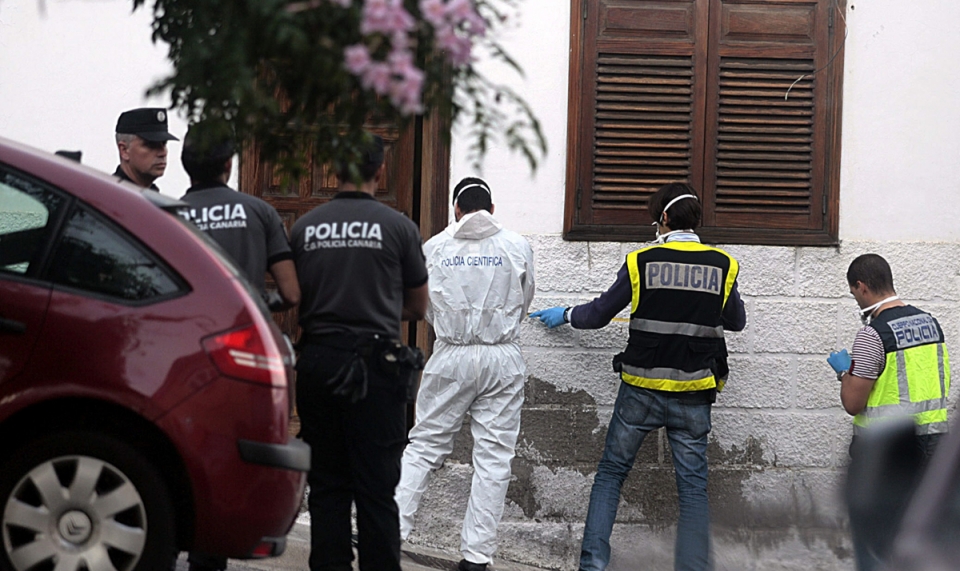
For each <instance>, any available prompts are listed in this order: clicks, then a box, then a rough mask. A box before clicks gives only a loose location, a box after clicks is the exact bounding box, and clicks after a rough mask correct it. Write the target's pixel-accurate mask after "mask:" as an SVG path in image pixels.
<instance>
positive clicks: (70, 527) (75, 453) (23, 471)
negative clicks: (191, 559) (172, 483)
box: [0, 432, 175, 571]
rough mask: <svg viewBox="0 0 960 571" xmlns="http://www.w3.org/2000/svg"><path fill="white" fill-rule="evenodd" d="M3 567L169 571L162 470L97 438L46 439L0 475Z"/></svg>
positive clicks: (171, 533) (170, 544) (171, 537)
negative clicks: (160, 471)
mask: <svg viewBox="0 0 960 571" xmlns="http://www.w3.org/2000/svg"><path fill="white" fill-rule="evenodd" d="M0 502H2V504H0V505H2V508H3V520H2V535H3V557H2V563H3V564H4V566H5V567H9V568H10V569H13V570H15V571H42V570H49V571H79V570H81V569H84V570H86V571H114V570H115V571H148V570H149V571H153V570H157V571H168V570H169V569H170V565H171V563H172V561H173V558H174V556H175V530H174V513H173V508H172V504H171V501H170V494H169V492H168V490H167V487H166V485H165V484H164V481H163V479H162V477H161V476H160V473H159V471H158V470H157V468H156V467H155V466H154V465H153V464H152V463H151V462H150V461H149V459H147V458H146V457H144V455H143V454H141V453H140V452H138V451H137V450H136V449H135V448H133V447H132V446H130V445H128V444H126V443H124V442H122V441H120V440H118V439H116V438H114V437H112V436H108V435H105V434H100V433H96V432H65V433H57V434H51V435H47V436H44V437H41V438H38V439H36V440H33V441H31V442H28V443H27V444H25V445H23V446H22V447H20V448H19V450H18V451H17V452H16V453H15V454H14V455H13V456H12V457H11V460H10V461H9V462H8V465H7V466H5V467H4V469H3V470H2V474H0Z"/></svg>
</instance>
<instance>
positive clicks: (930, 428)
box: [853, 422, 950, 436]
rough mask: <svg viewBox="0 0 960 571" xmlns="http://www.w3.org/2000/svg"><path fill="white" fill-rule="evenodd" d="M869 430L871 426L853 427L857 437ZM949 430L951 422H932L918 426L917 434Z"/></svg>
mask: <svg viewBox="0 0 960 571" xmlns="http://www.w3.org/2000/svg"><path fill="white" fill-rule="evenodd" d="M869 429H870V427H869V426H858V425H856V424H854V425H853V433H854V434H855V435H856V436H861V435H863V434H864V432H866V431H867V430H869ZM949 429H950V423H949V422H931V423H929V424H918V425H917V426H916V431H917V434H918V435H921V436H922V435H924V434H942V433H945V432H947V431H948V430H949Z"/></svg>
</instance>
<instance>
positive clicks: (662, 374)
mask: <svg viewBox="0 0 960 571" xmlns="http://www.w3.org/2000/svg"><path fill="white" fill-rule="evenodd" d="M621 366H622V367H623V372H624V373H626V374H628V375H633V376H634V377H643V378H645V379H666V380H670V381H699V380H700V379H705V378H707V377H711V376H713V373H711V372H710V369H701V370H699V371H693V372H692V373H688V372H686V371H681V370H680V369H671V368H670V367H654V368H652V369H644V368H642V367H634V366H633V365H628V364H626V363H623V364H622V365H621Z"/></svg>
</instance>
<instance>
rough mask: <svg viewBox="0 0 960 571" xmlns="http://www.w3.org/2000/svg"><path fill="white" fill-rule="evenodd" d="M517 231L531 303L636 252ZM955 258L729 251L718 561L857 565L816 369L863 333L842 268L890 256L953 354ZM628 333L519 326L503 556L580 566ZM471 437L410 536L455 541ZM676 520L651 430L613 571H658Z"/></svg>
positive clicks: (556, 297)
mask: <svg viewBox="0 0 960 571" xmlns="http://www.w3.org/2000/svg"><path fill="white" fill-rule="evenodd" d="M528 238H529V239H530V240H531V243H532V244H533V245H534V248H535V251H536V255H537V260H536V262H537V270H538V294H537V299H536V300H535V302H534V306H535V307H534V309H537V308H542V307H549V306H552V305H573V304H577V303H582V302H585V301H589V300H590V299H592V298H593V297H595V296H596V295H597V294H598V293H599V292H601V291H603V290H605V289H606V288H607V287H608V286H609V285H610V284H611V283H612V282H613V279H614V277H615V275H616V271H617V270H618V269H619V267H620V265H621V264H622V263H623V258H624V256H625V255H626V254H627V253H628V252H629V251H631V250H633V249H635V248H636V246H637V245H636V244H613V243H593V244H588V243H577V242H564V241H563V240H561V239H560V238H559V236H555V235H537V236H529V237H528ZM956 248H957V246H956V245H955V244H946V243H943V244H941V243H920V242H918V243H904V242H900V243H872V242H848V243H844V244H843V245H842V246H841V247H840V248H776V247H760V246H730V247H727V248H726V249H727V250H728V251H729V252H730V253H731V254H732V255H734V256H735V257H737V258H738V260H739V261H740V263H741V274H740V276H741V277H740V287H741V292H742V293H743V295H744V298H745V301H746V305H747V319H748V326H747V329H746V330H745V331H744V332H742V333H735V334H730V335H728V345H729V347H730V350H731V359H730V368H731V374H730V380H729V382H728V384H727V389H726V390H725V391H724V392H723V393H721V395H720V397H719V399H718V402H717V404H716V405H715V406H714V409H713V431H712V433H711V436H710V447H709V451H708V454H709V460H710V465H711V467H710V469H711V473H710V488H709V491H710V496H711V497H710V502H711V510H712V520H713V540H714V552H715V557H716V562H717V569H719V570H731V571H732V570H748V569H756V570H764V571H778V570H784V571H786V570H793V569H797V570H799V569H804V570H811V569H812V570H823V571H828V570H829V571H833V570H848V569H853V561H852V554H851V545H850V540H849V533H848V531H847V529H846V516H845V511H844V508H843V505H842V503H841V501H840V496H839V493H840V484H841V482H842V479H843V475H844V468H845V466H846V463H847V458H848V457H847V445H848V442H849V439H850V434H851V429H850V418H849V417H848V416H847V415H846V413H844V412H843V410H842V409H841V408H840V405H839V385H838V383H837V381H836V378H835V375H834V374H833V371H832V370H831V369H830V367H829V365H827V363H826V361H825V357H826V354H827V353H828V352H829V351H832V350H835V349H837V348H841V347H849V346H850V345H851V343H852V341H853V336H854V334H855V333H856V331H857V329H858V327H859V321H858V318H857V314H856V303H855V302H854V300H853V298H852V297H851V296H850V295H849V293H848V292H847V288H846V286H845V281H844V280H845V278H844V276H845V272H846V268H847V265H848V264H849V262H850V261H851V260H852V259H853V258H854V257H856V256H857V255H859V254H861V253H865V252H877V253H879V254H881V255H884V256H886V257H887V259H888V260H889V261H890V262H891V265H892V266H893V270H894V278H895V283H896V285H897V289H898V291H899V293H900V294H901V296H902V297H903V298H904V299H905V300H907V301H908V302H910V303H913V304H915V305H917V306H919V307H921V308H922V309H926V310H928V311H931V312H932V313H933V314H934V315H935V316H936V317H937V318H938V319H939V320H940V322H941V324H942V325H943V328H944V331H945V334H946V336H947V339H948V348H949V349H952V348H954V347H955V345H956V340H958V339H960V311H958V307H957V301H958V300H960V257H958V256H956ZM623 316H626V313H624V314H623ZM626 338H627V329H626V324H624V323H614V324H611V325H610V326H608V327H606V328H605V329H602V330H598V331H575V330H572V329H571V328H569V327H562V328H560V329H558V330H553V331H548V330H546V329H545V328H543V327H542V326H540V325H538V324H537V323H534V322H532V321H531V322H529V323H526V324H525V325H524V328H523V343H524V351H525V356H526V360H527V364H528V380H527V385H526V402H525V406H524V410H523V419H522V423H521V435H520V442H519V445H518V449H517V458H516V459H515V460H514V463H513V470H514V480H513V482H512V483H511V486H510V491H509V497H508V505H507V509H506V515H505V517H504V522H503V525H502V528H501V546H500V551H499V557H502V558H504V559H508V560H513V561H518V562H522V563H527V564H533V565H538V566H541V567H544V568H550V569H564V570H567V569H570V570H572V569H576V562H577V558H578V556H579V549H580V538H581V534H582V530H583V521H584V519H585V517H586V509H587V503H588V499H589V494H590V486H591V485H592V483H593V475H594V473H595V471H596V464H597V461H598V460H599V458H600V453H601V450H602V447H603V439H604V436H605V432H606V426H607V422H608V421H609V418H610V414H611V411H612V405H613V402H614V399H615V396H616V391H617V387H618V383H619V380H618V379H617V377H616V374H615V373H613V371H612V370H611V366H610V361H611V358H612V356H613V355H614V354H616V353H617V352H619V351H620V350H621V349H622V347H623V346H624V344H625V342H626ZM953 402H954V403H955V402H956V399H955V398H954V399H953ZM954 406H955V405H954ZM471 444H472V443H471V441H470V435H469V429H468V428H466V427H465V429H464V430H463V431H461V434H460V436H459V437H458V442H457V447H456V450H455V451H454V454H453V455H452V457H451V459H450V460H449V461H448V463H447V464H446V466H445V467H444V468H442V469H441V470H439V471H438V472H437V473H436V475H435V477H434V483H433V485H432V487H431V489H430V490H429V491H428V492H427V495H426V496H425V500H424V503H423V506H422V508H421V510H420V513H419V514H418V518H417V525H416V530H415V532H414V534H413V535H412V536H411V538H410V541H411V542H413V543H418V544H422V545H429V546H433V547H441V548H445V549H449V550H452V551H457V550H458V549H459V533H460V525H461V522H462V520H463V510H464V509H465V506H466V501H467V495H468V493H469V486H470V477H471V475H472V468H471V467H470V446H471ZM676 518H677V497H676V487H675V483H674V476H673V468H672V466H671V460H670V450H669V447H668V444H667V441H666V438H665V435H664V434H662V433H653V434H651V435H650V436H649V437H648V439H647V441H645V442H644V444H643V446H642V448H641V450H640V453H639V455H638V457H637V461H636V464H635V466H634V469H633V471H632V473H631V475H630V477H629V478H628V479H627V481H626V484H625V486H624V492H623V496H622V499H621V504H620V510H619V513H618V519H617V525H616V526H615V528H614V536H613V548H614V560H613V562H612V565H611V569H613V570H618V569H636V568H643V569H672V568H673V564H672V560H673V534H674V529H675V524H676Z"/></svg>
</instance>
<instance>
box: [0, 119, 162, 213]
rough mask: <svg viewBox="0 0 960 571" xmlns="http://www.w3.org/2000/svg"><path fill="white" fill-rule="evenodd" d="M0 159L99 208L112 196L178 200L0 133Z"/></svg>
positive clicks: (131, 198) (128, 198)
mask: <svg viewBox="0 0 960 571" xmlns="http://www.w3.org/2000/svg"><path fill="white" fill-rule="evenodd" d="M0 162H2V163H5V164H7V165H9V166H12V167H13V168H15V169H18V170H21V171H24V172H26V173H29V174H30V175H31V176H33V177H35V178H39V179H41V180H44V181H45V182H48V183H50V184H51V185H53V186H56V187H58V188H62V189H66V190H69V192H70V193H71V194H73V195H74V196H76V197H77V198H79V199H81V200H83V201H84V202H87V203H89V204H92V205H94V206H96V207H98V208H101V209H104V208H106V209H108V210H109V208H108V206H109V204H110V203H111V202H112V201H116V200H120V201H122V202H127V201H148V202H152V203H154V204H155V205H157V206H160V207H162V208H170V207H173V206H176V205H177V203H178V202H179V201H177V200H176V199H173V198H170V197H167V196H163V195H161V194H160V193H159V192H156V191H153V190H147V189H142V188H140V187H138V186H136V185H134V184H132V183H130V182H126V181H121V180H120V179H118V178H117V177H115V176H113V175H111V174H107V173H105V172H103V171H101V170H98V169H95V168H93V167H90V166H87V165H84V164H80V163H78V162H76V161H74V160H71V159H68V158H65V157H61V156H58V155H55V154H53V153H50V152H47V151H42V150H40V149H36V148H33V147H31V146H29V145H25V144H23V143H19V142H17V141H13V140H11V139H6V138H4V137H0Z"/></svg>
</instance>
